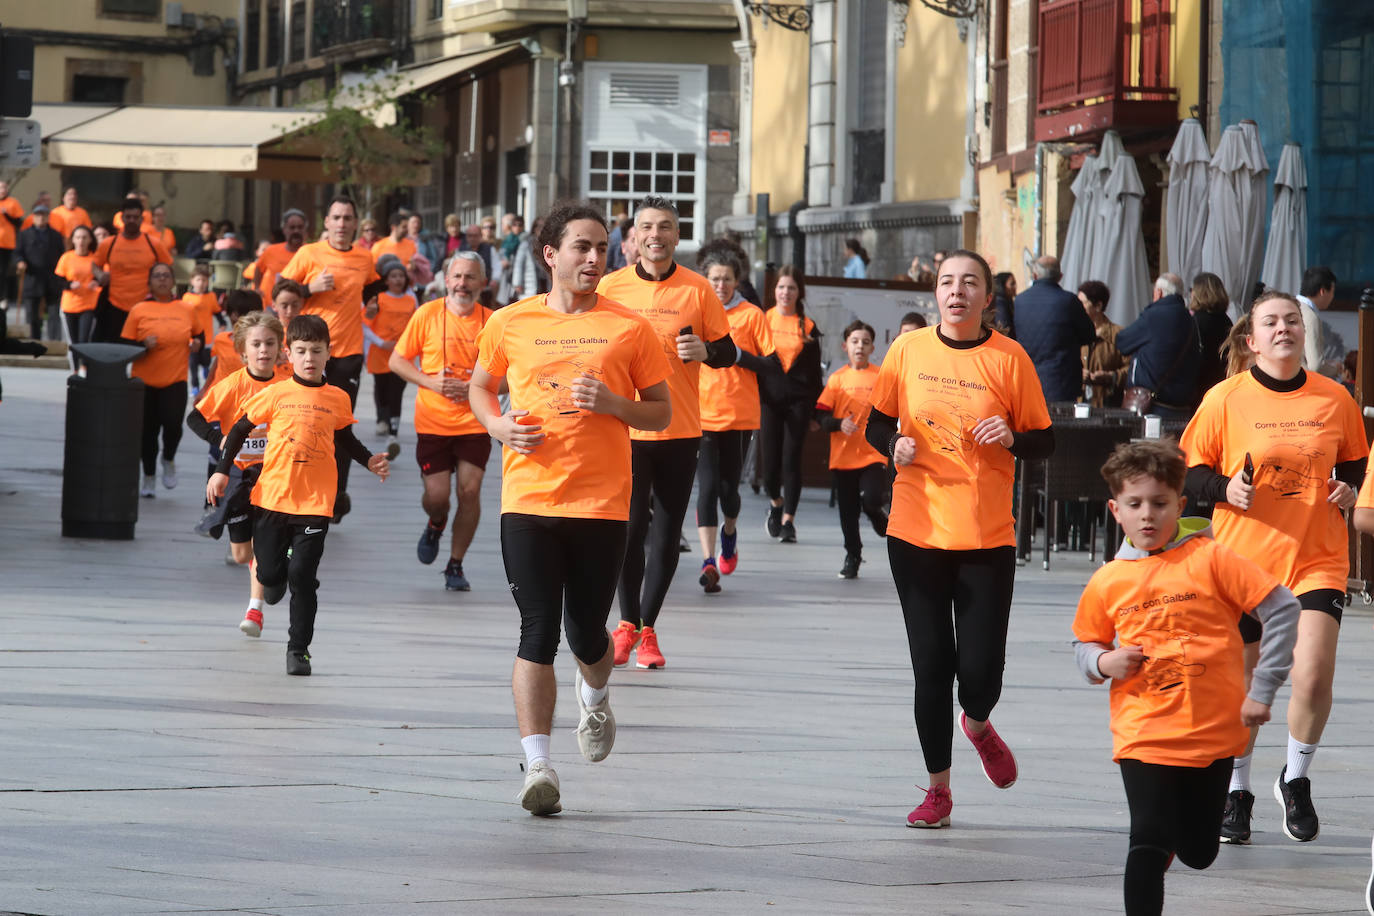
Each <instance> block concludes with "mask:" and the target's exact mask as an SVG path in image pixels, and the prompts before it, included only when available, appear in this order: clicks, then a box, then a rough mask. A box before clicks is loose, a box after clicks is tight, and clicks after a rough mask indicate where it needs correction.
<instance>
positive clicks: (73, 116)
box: [29, 102, 119, 140]
mask: <svg viewBox="0 0 1374 916" xmlns="http://www.w3.org/2000/svg"><path fill="white" fill-rule="evenodd" d="M118 107H119V106H118V105H83V104H79V103H72V104H61V105H54V104H45V103H41V102H36V103H34V106H33V113H32V114H30V115H29V117H30V118H32V119H33V120H35V121H37V122H38V125H39V127H41V128H42V130H43V139H44V140H46V139H48V138H49V137H51V136H52V135H53V134H56V133H61V132H62V131H64V130H66V129H68V128H69V127H76V126H77V125H78V124H85V123H86V122H87V121H92V120H94V119H96V118H100V117H104V116H105V115H107V114H109V113H110V112H112V111H114V110H115V109H116V108H118Z"/></svg>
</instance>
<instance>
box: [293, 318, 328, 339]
mask: <svg viewBox="0 0 1374 916" xmlns="http://www.w3.org/2000/svg"><path fill="white" fill-rule="evenodd" d="M298 340H299V341H303V342H304V343H322V344H324V345H326V346H328V345H329V325H327V324H325V323H324V319H323V318H321V317H320V316H319V315H297V316H296V317H295V318H292V319H291V323H290V324H289V325H287V327H286V345H287V346H288V347H289V346H291V345H292V344H293V343H295V342H296V341H298Z"/></svg>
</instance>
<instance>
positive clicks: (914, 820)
mask: <svg viewBox="0 0 1374 916" xmlns="http://www.w3.org/2000/svg"><path fill="white" fill-rule="evenodd" d="M917 788H919V786H918V787H917ZM953 810H954V801H953V800H952V799H951V798H950V797H949V786H941V785H934V786H931V787H930V788H929V789H926V800H925V801H923V802H921V804H920V805H919V806H918V807H917V808H916V810H915V811H913V812H911V813H910V814H908V815H907V816H906V825H907V826H908V827H948V826H949V813H950V812H951V811H953Z"/></svg>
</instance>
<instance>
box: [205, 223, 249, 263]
mask: <svg viewBox="0 0 1374 916" xmlns="http://www.w3.org/2000/svg"><path fill="white" fill-rule="evenodd" d="M218 228H219V238H217V239H215V250H214V253H213V254H211V255H210V257H211V259H212V260H215V261H237V260H239V259H240V258H241V257H243V254H244V250H243V240H242V239H240V238H239V236H238V233H237V232H235V231H234V224H233V223H232V222H230V221H229V220H227V219H222V220H220V221H219V227H218Z"/></svg>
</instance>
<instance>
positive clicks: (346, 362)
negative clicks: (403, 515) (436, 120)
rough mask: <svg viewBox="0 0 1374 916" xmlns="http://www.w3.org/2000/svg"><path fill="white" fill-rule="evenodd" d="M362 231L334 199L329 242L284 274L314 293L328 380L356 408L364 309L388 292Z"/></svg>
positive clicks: (343, 482)
mask: <svg viewBox="0 0 1374 916" xmlns="http://www.w3.org/2000/svg"><path fill="white" fill-rule="evenodd" d="M357 230H358V205H357V204H355V203H354V202H353V199H352V198H350V197H344V196H339V197H335V198H334V199H333V200H331V201H330V202H329V209H328V210H327V211H326V212H325V217H324V232H325V239H324V241H322V242H311V243H309V244H306V245H302V246H301V247H300V249H299V250H298V251H297V252H296V254H295V255H294V256H293V257H292V258H291V260H290V262H289V263H287V265H286V266H285V267H283V268H282V270H281V276H283V277H286V278H287V279H289V280H295V281H296V282H297V283H300V284H301V285H302V286H305V287H306V288H307V289H308V290H309V291H310V298H309V299H307V300H306V301H305V311H304V313H305V314H306V315H319V316H320V317H321V318H323V319H324V320H325V323H326V324H328V325H329V365H328V366H326V367H325V370H324V375H325V379H326V380H327V381H328V382H329V384H331V385H336V386H338V387H339V388H342V389H343V390H344V392H345V393H347V395H348V403H349V405H350V406H351V407H356V406H357V404H358V383H359V380H360V379H361V378H362V374H363V305H364V303H365V302H366V301H367V300H369V299H371V298H372V297H373V296H375V295H376V294H377V293H378V292H380V291H381V290H382V289H383V288H384V286H385V284H384V283H382V282H381V281H380V279H378V277H377V271H376V270H375V269H374V267H373V260H372V256H371V255H370V254H368V252H366V251H364V250H363V249H361V248H359V247H358V246H356V245H354V244H353V238H354V236H356V235H357V234H358V232H357ZM349 466H350V465H349V461H348V459H347V456H344V455H340V456H338V481H339V495H338V499H337V500H335V503H334V522H335V524H338V522H339V521H340V520H342V519H343V517H344V516H345V515H347V514H348V511H349V509H351V508H352V501H351V500H349V498H348V470H349Z"/></svg>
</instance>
